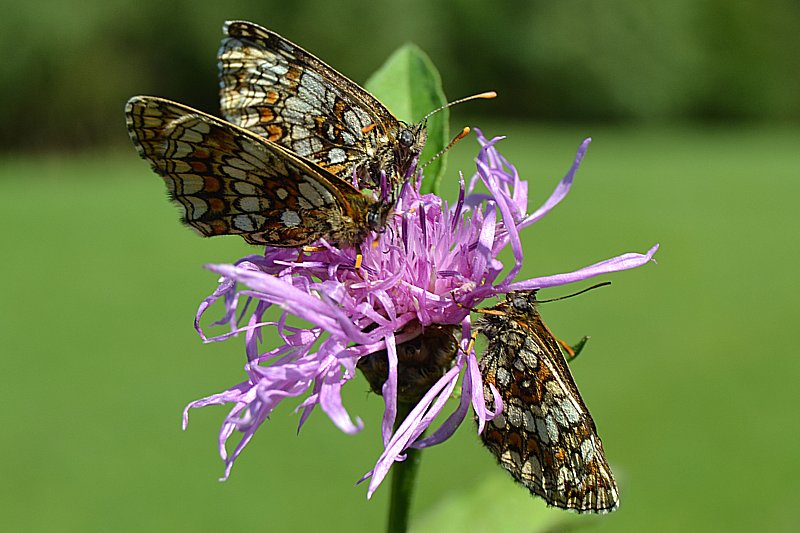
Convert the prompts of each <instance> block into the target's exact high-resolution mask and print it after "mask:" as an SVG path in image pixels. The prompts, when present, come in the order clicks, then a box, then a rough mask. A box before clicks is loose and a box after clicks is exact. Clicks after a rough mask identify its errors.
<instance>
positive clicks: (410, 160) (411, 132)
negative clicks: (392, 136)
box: [395, 120, 428, 176]
mask: <svg viewBox="0 0 800 533" xmlns="http://www.w3.org/2000/svg"><path fill="white" fill-rule="evenodd" d="M427 126H428V124H427V121H425V120H423V121H422V122H419V123H417V124H412V125H409V124H406V123H405V122H400V128H399V130H398V132H397V138H396V140H397V145H396V148H395V163H396V165H397V174H398V175H399V176H406V175H407V174H408V171H409V170H410V169H411V167H412V165H414V164H415V163H416V161H417V160H418V159H419V154H421V153H422V149H423V148H424V147H425V141H427V140H428V129H427Z"/></svg>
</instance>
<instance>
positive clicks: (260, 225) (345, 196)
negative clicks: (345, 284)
mask: <svg viewBox="0 0 800 533" xmlns="http://www.w3.org/2000/svg"><path fill="white" fill-rule="evenodd" d="M224 31H225V35H226V37H225V38H224V39H223V41H222V47H221V49H220V52H219V63H220V79H221V82H220V84H221V94H220V96H221V103H222V113H223V115H224V117H225V118H226V120H221V119H218V118H216V117H213V116H211V115H208V114H206V113H203V112H201V111H198V110H195V109H192V108H190V107H187V106H184V105H182V104H178V103H176V102H171V101H169V100H164V99H161V98H157V97H150V96H136V97H134V98H131V99H130V100H129V101H128V104H127V106H126V110H125V113H126V120H127V125H128V130H129V133H130V136H131V139H132V140H133V142H134V145H135V146H136V148H137V150H138V151H139V154H140V155H141V157H142V158H143V159H145V160H147V161H149V162H150V164H151V166H152V167H153V170H154V171H155V172H156V173H157V174H159V175H160V176H162V178H164V181H165V183H166V185H167V188H168V189H169V193H170V196H171V197H172V199H173V200H174V201H175V202H176V203H177V204H179V205H180V206H181V208H182V209H183V211H184V222H185V223H186V224H187V225H189V226H190V227H192V228H194V229H195V230H197V231H198V232H200V233H201V234H202V235H204V236H214V235H229V234H238V235H242V236H243V237H244V239H245V240H246V241H247V242H249V243H251V244H265V245H271V246H286V247H295V246H302V245H307V244H311V243H313V242H315V241H317V240H319V239H325V240H327V241H328V242H330V243H332V244H340V245H352V246H358V245H359V244H360V243H361V242H362V241H363V240H364V238H366V236H367V235H368V234H369V232H371V231H380V230H381V229H382V228H383V227H384V226H385V224H386V221H387V218H388V216H389V213H390V211H391V209H392V207H393V206H394V202H395V200H396V195H397V192H398V189H399V186H400V185H401V184H402V183H403V181H404V180H405V178H406V177H407V174H408V173H409V171H410V170H411V168H412V167H413V164H414V162H415V160H416V159H417V157H418V156H419V153H420V152H421V150H422V146H423V145H424V143H425V139H426V135H425V132H426V129H425V121H424V120H423V121H422V122H420V123H419V124H417V125H414V126H408V125H407V124H405V123H404V122H401V121H400V120H398V119H397V118H395V117H394V116H393V115H392V114H391V113H390V112H389V111H388V110H387V109H386V107H385V106H383V104H381V103H380V102H379V101H378V100H377V99H376V98H375V97H373V96H372V95H370V94H369V93H368V92H367V91H365V90H364V89H362V88H361V87H359V86H358V85H356V84H355V83H353V82H352V81H350V80H349V79H347V78H346V77H345V76H343V75H341V74H339V73H338V72H336V71H335V70H334V69H332V68H331V67H329V66H328V65H326V64H325V63H323V62H322V61H320V60H319V59H317V58H316V57H314V56H313V55H311V54H309V53H308V52H305V51H304V50H303V49H302V48H300V47H298V46H297V45H294V44H293V43H291V42H289V41H287V40H286V39H284V38H282V37H281V36H279V35H277V34H276V33H274V32H271V31H269V30H266V29H264V28H262V27H260V26H257V25H255V24H252V23H248V22H241V21H235V22H228V23H226V24H225V28H224ZM365 190H369V191H366V192H369V194H365Z"/></svg>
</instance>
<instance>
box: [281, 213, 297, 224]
mask: <svg viewBox="0 0 800 533" xmlns="http://www.w3.org/2000/svg"><path fill="white" fill-rule="evenodd" d="M281 222H283V224H284V225H285V226H287V227H290V228H293V227H295V226H299V225H300V216H299V215H298V214H297V213H296V212H294V211H288V210H287V211H284V212H283V213H281Z"/></svg>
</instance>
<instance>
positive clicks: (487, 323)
mask: <svg viewBox="0 0 800 533" xmlns="http://www.w3.org/2000/svg"><path fill="white" fill-rule="evenodd" d="M488 311H489V312H490V313H493V314H485V315H484V316H483V317H482V318H481V319H480V320H479V322H478V324H477V327H478V330H479V331H480V332H481V333H483V334H484V335H485V336H486V337H487V339H488V346H487V349H486V352H485V353H484V355H483V357H482V358H481V361H480V369H481V375H482V376H483V380H484V394H485V397H486V399H487V406H488V407H492V404H493V399H492V398H493V395H492V392H491V389H490V388H489V384H492V385H494V386H495V387H496V389H497V391H498V392H499V393H500V396H501V397H502V400H503V412H502V414H500V415H499V416H497V417H496V418H495V419H493V420H492V421H490V422H487V424H486V427H485V428H484V431H483V433H482V434H481V439H482V440H483V443H484V444H485V445H486V447H487V448H488V449H489V450H490V451H491V452H492V453H493V454H494V455H495V457H496V458H497V460H498V462H499V463H500V465H501V466H502V467H503V468H505V469H506V470H507V471H508V472H509V473H510V474H511V475H512V476H513V477H514V479H516V480H517V481H518V482H520V483H521V484H522V485H524V486H525V487H526V488H528V489H529V490H530V491H531V493H532V494H536V495H538V496H540V497H542V498H544V500H545V501H546V502H547V503H548V505H552V506H554V507H560V508H562V509H569V510H573V511H577V512H598V513H604V512H609V511H613V510H614V509H616V508H617V507H618V505H619V494H618V491H617V486H616V483H615V481H614V477H613V475H612V474H611V469H610V467H609V466H608V462H607V461H606V458H605V452H604V451H603V444H602V442H601V441H600V437H598V436H597V429H596V428H595V424H594V421H593V420H592V417H591V415H590V414H589V410H588V409H587V408H586V405H585V404H584V402H583V399H582V398H581V396H580V393H579V392H578V388H577V386H576V385H575V381H574V380H573V378H572V375H571V374H570V371H569V368H568V367H567V362H566V360H565V359H564V355H563V353H562V351H561V348H560V346H559V344H558V341H557V340H556V339H555V337H554V336H553V334H552V333H551V332H550V330H549V329H548V328H547V326H545V324H544V323H543V322H542V319H541V316H539V313H538V311H537V310H536V298H535V291H523V292H516V293H511V294H509V295H508V297H507V299H506V301H505V302H502V303H500V304H498V305H496V306H494V307H493V308H490V309H489V310H488Z"/></svg>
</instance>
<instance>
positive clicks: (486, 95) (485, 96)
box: [420, 91, 497, 122]
mask: <svg viewBox="0 0 800 533" xmlns="http://www.w3.org/2000/svg"><path fill="white" fill-rule="evenodd" d="M496 97H497V93H496V92H494V91H487V92H485V93H480V94H473V95H472V96H466V97H464V98H459V99H458V100H453V101H452V102H448V103H446V104H444V105H443V106H442V107H440V108H438V109H434V110H433V111H431V112H430V113H428V114H427V115H425V116H424V117H423V118H422V120H420V122H425V121H426V120H428V119H429V118H430V117H431V116H432V115H435V114H436V113H438V112H439V111H442V110H443V109H447V108H448V107H451V106H454V105H456V104H460V103H463V102H469V101H470V100H477V99H478V98H482V99H485V100H490V99H492V98H496Z"/></svg>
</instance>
